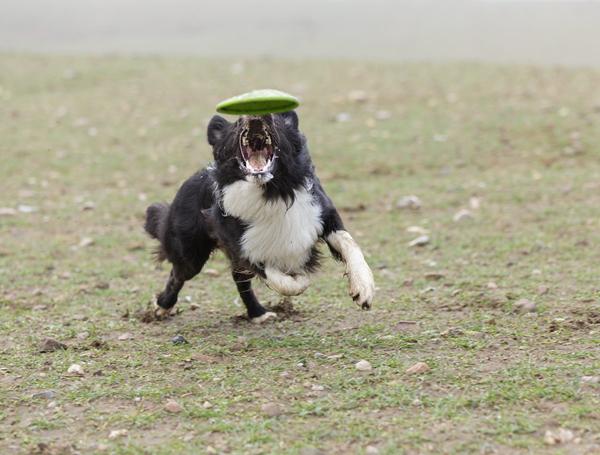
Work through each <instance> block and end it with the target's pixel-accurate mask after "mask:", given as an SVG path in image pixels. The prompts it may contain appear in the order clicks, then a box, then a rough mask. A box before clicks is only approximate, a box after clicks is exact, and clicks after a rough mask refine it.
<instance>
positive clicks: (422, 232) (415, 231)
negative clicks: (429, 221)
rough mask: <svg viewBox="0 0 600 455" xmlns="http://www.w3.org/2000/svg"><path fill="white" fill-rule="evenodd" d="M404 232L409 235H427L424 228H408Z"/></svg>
mask: <svg viewBox="0 0 600 455" xmlns="http://www.w3.org/2000/svg"><path fill="white" fill-rule="evenodd" d="M406 232H408V233H409V234H419V235H425V234H429V231H428V230H427V229H425V228H422V227H421V226H408V227H407V228H406Z"/></svg>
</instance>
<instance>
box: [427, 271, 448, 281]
mask: <svg viewBox="0 0 600 455" xmlns="http://www.w3.org/2000/svg"><path fill="white" fill-rule="evenodd" d="M445 277H446V274H445V273H443V272H428V273H426V274H425V279H426V280H431V281H437V280H441V279H442V278H445Z"/></svg>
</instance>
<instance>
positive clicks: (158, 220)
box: [144, 202, 169, 262]
mask: <svg viewBox="0 0 600 455" xmlns="http://www.w3.org/2000/svg"><path fill="white" fill-rule="evenodd" d="M168 215H169V204H164V203H159V202H157V203H154V204H152V205H151V206H149V207H148V208H147V209H146V222H145V223H144V229H145V231H146V232H147V233H148V234H149V235H150V237H152V238H155V239H156V240H158V241H159V242H160V243H161V245H160V246H159V247H158V249H157V251H156V259H157V261H159V262H161V261H164V260H165V259H166V254H165V251H164V246H163V245H162V243H163V238H164V233H165V228H166V226H167V216H168Z"/></svg>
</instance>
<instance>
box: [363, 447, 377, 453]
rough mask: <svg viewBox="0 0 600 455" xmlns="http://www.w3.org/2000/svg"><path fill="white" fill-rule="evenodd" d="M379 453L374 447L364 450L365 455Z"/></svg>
mask: <svg viewBox="0 0 600 455" xmlns="http://www.w3.org/2000/svg"><path fill="white" fill-rule="evenodd" d="M378 453H379V449H378V448H377V447H375V446H367V447H366V448H365V454H366V455H377V454H378Z"/></svg>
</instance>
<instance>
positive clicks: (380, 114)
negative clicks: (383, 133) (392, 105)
mask: <svg viewBox="0 0 600 455" xmlns="http://www.w3.org/2000/svg"><path fill="white" fill-rule="evenodd" d="M375 118H376V119H377V120H387V119H390V118H392V113H391V112H390V111H386V110H383V109H382V110H379V111H377V112H375Z"/></svg>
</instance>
